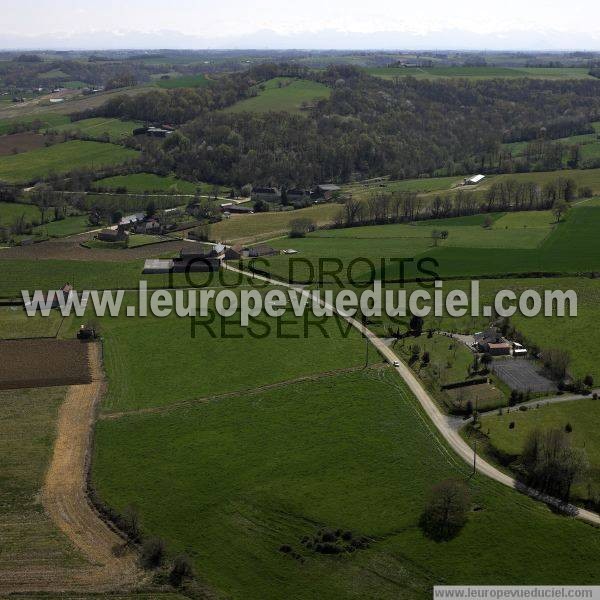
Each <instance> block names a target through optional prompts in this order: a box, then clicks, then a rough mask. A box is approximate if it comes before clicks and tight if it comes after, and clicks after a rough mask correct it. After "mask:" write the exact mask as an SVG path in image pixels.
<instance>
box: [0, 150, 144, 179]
mask: <svg viewBox="0 0 600 600" xmlns="http://www.w3.org/2000/svg"><path fill="white" fill-rule="evenodd" d="M137 156H138V152H137V151H136V150H129V149H127V148H123V147H121V146H116V145H114V144H103V143H101V142H85V141H80V140H73V141H70V142H64V143H63V144H55V145H53V146H48V147H47V148H40V149H38V150H31V151H30V152H23V153H22V154H16V155H11V156H2V157H0V180H2V179H3V180H5V181H8V182H11V183H12V182H15V183H21V182H23V183H25V182H31V181H36V180H39V179H40V178H41V177H44V176H45V175H48V174H49V173H52V172H59V173H66V172H68V171H70V170H71V169H75V168H77V167H89V168H98V167H101V166H106V165H115V164H120V163H124V162H126V161H128V160H132V159H135V158H136V157H137Z"/></svg>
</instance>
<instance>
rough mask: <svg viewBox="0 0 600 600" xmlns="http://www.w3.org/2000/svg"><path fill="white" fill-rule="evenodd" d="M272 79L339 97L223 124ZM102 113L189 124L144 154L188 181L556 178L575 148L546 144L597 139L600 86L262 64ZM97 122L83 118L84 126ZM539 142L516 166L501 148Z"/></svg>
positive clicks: (118, 103)
mask: <svg viewBox="0 0 600 600" xmlns="http://www.w3.org/2000/svg"><path fill="white" fill-rule="evenodd" d="M275 76H291V77H303V78H311V79H314V80H317V81H319V82H321V83H324V84H326V85H327V86H329V87H330V88H331V90H332V92H331V97H330V98H329V99H328V100H321V101H319V102H318V103H316V105H315V106H313V107H310V108H309V109H307V110H306V111H305V112H304V114H289V113H265V114H260V113H258V114H257V113H252V114H235V113H232V114H230V113H227V112H224V111H222V110H220V109H223V108H226V107H227V106H230V105H232V104H234V103H235V102H237V101H238V100H240V99H243V98H247V97H250V96H252V95H253V94H256V93H257V90H256V88H257V84H259V83H260V82H263V81H266V80H268V79H270V78H272V77H275ZM94 114H97V115H102V116H107V117H124V118H129V119H140V120H143V121H147V122H165V123H172V124H175V125H181V126H182V127H181V129H180V131H179V132H178V133H177V134H175V135H173V136H171V137H170V138H169V139H168V140H166V141H165V142H164V143H163V144H162V145H160V146H156V147H154V148H152V149H151V150H149V152H148V153H147V157H146V159H147V161H148V162H149V163H150V165H153V166H155V167H159V168H162V169H164V170H166V171H175V172H176V173H177V174H178V175H180V176H181V177H184V178H188V179H192V180H199V181H210V182H220V183H230V184H233V185H238V186H241V185H243V184H245V183H248V182H252V183H255V184H256V183H259V184H276V185H283V186H307V185H310V184H312V183H315V182H318V181H336V182H345V181H349V180H351V179H352V178H354V177H372V176H379V175H391V177H392V178H399V179H402V178H409V177H418V176H421V175H423V174H436V175H454V174H458V173H468V172H473V171H483V172H488V173H491V172H512V171H528V170H542V169H548V168H557V166H558V167H560V166H561V165H562V164H563V161H564V160H565V159H570V160H571V163H572V162H573V160H575V161H577V157H576V156H575V158H573V157H571V156H570V154H569V153H570V152H571V151H570V149H569V148H567V147H563V146H562V145H560V144H553V143H552V142H548V140H552V139H554V138H559V137H566V136H570V135H575V134H583V133H591V132H592V131H593V129H592V128H591V126H590V122H591V121H593V120H596V119H598V118H600V117H599V115H600V81H596V80H593V79H583V80H569V81H549V80H536V79H489V80H477V81H467V80H461V79H448V80H440V81H429V80H417V79H414V78H412V77H403V78H398V79H397V80H395V81H389V80H383V79H379V78H375V77H371V76H369V75H368V74H366V73H365V72H364V71H363V70H360V69H357V68H355V67H349V66H343V65H335V66H330V67H329V68H328V69H326V70H325V71H323V72H310V71H308V70H307V69H306V68H304V67H301V66H298V65H279V66H278V65H274V64H265V65H260V66H258V67H254V68H251V69H249V70H248V71H246V72H244V73H234V74H230V75H227V76H223V77H220V78H218V79H217V80H216V81H215V82H214V83H213V84H212V85H211V86H209V87H205V88H200V89H184V90H169V91H152V92H148V93H145V94H139V95H137V96H122V97H118V98H115V99H112V100H110V101H109V102H108V103H107V104H106V105H105V106H103V107H102V108H101V109H99V110H98V109H97V110H96V111H95V113H94ZM83 116H89V114H87V113H86V114H85V115H80V117H83ZM517 140H519V141H520V140H531V141H532V142H534V144H532V147H531V149H530V151H528V152H527V153H526V154H525V155H524V156H521V157H519V158H515V157H513V156H511V155H510V153H507V152H506V151H505V150H503V149H502V148H501V144H502V143H503V142H512V141H517Z"/></svg>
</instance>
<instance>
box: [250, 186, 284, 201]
mask: <svg viewBox="0 0 600 600" xmlns="http://www.w3.org/2000/svg"><path fill="white" fill-rule="evenodd" d="M252 200H264V201H265V202H281V190H279V189H277V188H274V187H256V188H252Z"/></svg>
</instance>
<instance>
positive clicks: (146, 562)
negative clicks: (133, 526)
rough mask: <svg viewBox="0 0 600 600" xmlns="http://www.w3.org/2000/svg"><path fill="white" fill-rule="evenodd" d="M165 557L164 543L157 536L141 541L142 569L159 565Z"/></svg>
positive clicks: (154, 567)
mask: <svg viewBox="0 0 600 600" xmlns="http://www.w3.org/2000/svg"><path fill="white" fill-rule="evenodd" d="M164 558H165V543H164V542H163V540H162V539H160V538H158V537H151V538H146V539H145V540H144V541H143V543H142V553H141V556H140V563H141V564H142V567H144V569H156V568H157V567H160V565H161V564H162V562H163V560H164Z"/></svg>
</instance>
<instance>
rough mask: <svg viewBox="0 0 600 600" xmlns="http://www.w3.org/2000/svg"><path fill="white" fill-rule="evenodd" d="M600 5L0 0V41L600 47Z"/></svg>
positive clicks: (588, 1) (590, 0)
mask: <svg viewBox="0 0 600 600" xmlns="http://www.w3.org/2000/svg"><path fill="white" fill-rule="evenodd" d="M599 7H600V3H599V2H598V1H597V0H571V1H569V2H565V1H564V0H563V1H561V2H559V1H556V0H546V1H542V0H503V1H502V2H498V0H495V1H494V2H485V1H478V2H475V1H473V0H452V1H447V0H446V1H440V0H419V1H415V0H410V1H409V2H404V1H402V0H371V1H370V2H369V1H365V0H325V1H324V0H302V1H294V2H289V1H286V0H220V1H214V0H213V1H210V2H208V1H206V0H166V1H165V0H102V1H100V0H83V1H82V0H80V1H76V0H0V46H4V47H6V46H7V45H10V44H11V42H12V43H17V41H18V40H28V39H29V40H31V41H36V40H39V41H41V40H49V39H55V40H63V41H65V40H69V39H71V40H72V41H75V40H81V41H82V42H81V43H83V42H85V36H86V34H92V35H91V37H90V38H88V39H89V40H92V39H94V37H96V38H97V39H104V38H106V39H108V37H112V38H115V39H116V40H118V39H119V37H121V39H122V45H121V47H128V44H127V39H128V37H130V36H131V34H132V33H138V34H153V33H157V32H162V33H161V36H160V37H161V41H163V40H168V39H170V38H172V39H173V40H175V39H176V38H178V37H180V38H182V37H183V36H193V38H194V40H195V41H193V45H194V46H198V47H202V43H201V42H202V40H206V41H207V45H209V43H210V44H215V43H216V44H219V40H221V41H226V40H231V41H234V40H241V39H243V38H244V36H251V35H252V34H256V32H259V31H262V30H269V31H272V32H274V33H275V34H276V36H277V37H278V38H281V37H282V36H283V37H286V36H287V37H290V38H295V37H296V36H297V35H298V34H300V33H305V34H309V35H310V34H313V35H314V34H318V33H319V32H323V31H324V30H327V31H335V32H339V33H341V34H345V35H346V39H348V34H352V35H354V34H356V35H357V36H358V37H360V36H361V35H362V36H363V37H364V36H365V35H367V34H374V33H376V32H398V33H402V32H404V33H407V34H410V36H411V38H410V39H412V37H414V36H417V38H418V37H419V36H421V37H425V38H427V39H430V38H431V36H432V35H438V36H440V39H441V40H442V41H443V40H445V39H447V36H446V35H445V32H452V31H454V34H452V35H453V36H454V37H451V38H448V39H454V42H455V43H454V44H453V45H454V46H456V47H459V46H460V35H461V33H460V32H465V33H468V34H474V35H475V36H478V37H479V38H480V39H485V36H486V35H490V34H491V35H493V36H495V38H496V39H497V40H501V39H502V36H504V39H506V42H507V45H509V46H510V44H511V40H512V39H513V37H514V35H516V34H518V37H517V38H515V39H518V40H521V42H520V43H526V36H524V35H523V34H525V33H526V32H532V33H533V34H542V35H543V36H545V37H548V38H549V39H550V40H551V39H552V36H553V35H554V36H556V37H557V38H558V39H561V40H562V39H564V40H573V42H574V43H575V42H577V44H576V45H577V46H578V47H585V48H593V47H596V48H598V47H599V45H600V18H599V17H600V8H599ZM107 36H108V37H107ZM350 37H351V36H350ZM132 39H135V36H133V38H132ZM188 39H189V38H188ZM273 39H275V38H273ZM189 41H190V43H192V40H191V39H189ZM90 43H91V42H90ZM133 45H136V44H133ZM178 45H179V44H178ZM265 45H269V44H268V43H266V44H265ZM159 46H160V44H159ZM442 46H443V44H440V47H442ZM163 47H164V46H163ZM448 47H449V46H448Z"/></svg>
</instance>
